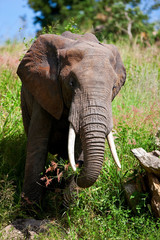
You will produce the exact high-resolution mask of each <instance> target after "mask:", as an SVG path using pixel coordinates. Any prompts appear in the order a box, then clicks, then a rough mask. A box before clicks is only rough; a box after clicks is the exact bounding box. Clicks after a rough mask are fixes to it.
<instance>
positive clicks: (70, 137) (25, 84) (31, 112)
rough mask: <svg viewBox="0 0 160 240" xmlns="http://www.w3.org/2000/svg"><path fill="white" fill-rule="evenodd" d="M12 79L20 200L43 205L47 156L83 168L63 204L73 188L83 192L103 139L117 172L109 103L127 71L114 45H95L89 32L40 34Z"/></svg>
mask: <svg viewBox="0 0 160 240" xmlns="http://www.w3.org/2000/svg"><path fill="white" fill-rule="evenodd" d="M17 74H18V76H19V78H20V79H21V81H22V88H21V109H22V118H23V125H24V129H25V133H26V135H27V149H26V151H27V154H26V163H25V173H24V183H23V189H22V190H23V197H24V198H25V199H28V200H29V201H30V202H39V201H41V200H42V196H43V187H42V186H41V184H39V181H40V176H41V175H40V174H41V173H42V172H43V171H44V168H45V162H46V159H47V154H48V152H50V153H51V154H57V155H58V156H60V157H61V158H64V159H68V158H69V160H70V164H71V166H72V168H73V170H74V171H76V169H77V163H82V164H81V167H79V171H78V172H79V174H73V177H72V178H71V180H70V183H69V184H68V186H67V189H68V193H67V191H65V193H64V199H65V200H64V201H66V202H67V201H68V202H69V196H71V192H72V191H73V190H74V189H75V188H76V187H77V186H78V187H80V188H88V187H90V186H92V185H93V184H94V183H95V182H96V180H97V178H98V176H99V174H100V172H101V168H102V164H103V161H104V151H105V139H106V138H107V140H108V143H109V146H110V149H111V152H112V155H113V158H114V159H115V161H116V163H117V165H118V167H119V168H120V167H121V164H120V161H119V159H118V156H117V152H116V148H115V144H114V140H113V135H112V128H113V120H112V108H111V103H112V100H113V99H114V98H115V96H116V95H117V94H118V92H119V91H120V89H121V87H122V86H123V85H124V83H125V80H126V70H125V67H124V65H123V62H122V59H121V57H120V54H119V52H118V50H117V48H116V46H114V45H112V44H103V43H101V42H99V41H98V39H97V38H96V37H95V35H93V34H91V33H85V34H84V35H79V34H74V33H71V32H69V31H66V32H64V33H62V34H61V35H56V34H44V35H40V36H39V37H38V38H37V40H35V42H34V43H33V44H32V46H31V47H30V49H29V50H28V51H27V53H26V54H25V56H24V57H23V59H22V61H21V62H20V64H19V66H18V69H17ZM79 166H80V164H79ZM67 194H68V195H67Z"/></svg>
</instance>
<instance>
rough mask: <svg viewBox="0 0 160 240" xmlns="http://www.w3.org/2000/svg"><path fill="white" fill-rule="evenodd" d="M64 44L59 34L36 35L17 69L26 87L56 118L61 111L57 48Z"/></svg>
mask: <svg viewBox="0 0 160 240" xmlns="http://www.w3.org/2000/svg"><path fill="white" fill-rule="evenodd" d="M64 44H65V39H64V38H63V37H61V36H56V35H51V34H45V35H42V36H40V37H38V39H37V40H36V41H35V42H34V43H33V45H32V46H31V48H30V49H29V50H28V52H27V53H26V54H25V56H24V57H23V59H22V61H21V63H20V65H19V67H18V70H17V74H18V76H19V77H20V79H21V81H22V83H23V85H24V86H25V87H26V89H28V90H29V92H30V93H31V94H32V95H33V96H34V98H35V99H36V100H37V102H38V103H39V104H40V105H41V106H42V107H43V108H44V109H45V110H46V111H48V112H49V113H50V114H51V115H52V116H53V117H55V118H56V119H59V118H60V117H61V114H62V111H63V100H62V95H61V89H60V86H59V82H58V52H57V49H58V48H63V46H64Z"/></svg>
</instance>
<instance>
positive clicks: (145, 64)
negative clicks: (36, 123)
mask: <svg viewBox="0 0 160 240" xmlns="http://www.w3.org/2000/svg"><path fill="white" fill-rule="evenodd" d="M117 46H118V48H119V50H120V52H121V56H122V59H123V62H124V64H125V67H126V70H127V80H126V84H125V86H124V87H123V88H122V90H121V92H120V93H119V94H118V96H117V97H116V98H115V100H114V101H113V103H112V108H113V120H114V130H115V132H116V133H115V136H116V139H115V142H116V146H117V151H118V155H119V158H120V161H121V163H122V170H121V171H117V169H116V166H115V164H114V162H113V159H112V157H111V154H110V151H109V149H108V146H107V144H106V150H105V161H104V164H103V168H102V172H101V175H100V176H99V179H98V181H97V182H96V183H95V184H94V186H92V187H91V188H89V189H83V190H81V191H80V193H79V195H78V198H77V199H76V201H75V203H74V204H73V206H71V208H70V209H69V210H67V211H66V212H65V213H63V215H62V213H60V211H59V205H60V203H55V200H56V199H58V193H50V194H49V196H48V197H46V204H45V206H44V207H43V209H44V212H43V213H42V217H45V218H46V217H51V218H52V224H51V225H50V226H49V232H50V234H49V235H45V234H41V235H40V236H39V237H38V239H77V240H79V239H87V240H88V239H126V240H127V239H159V238H160V231H159V224H160V223H159V221H157V220H156V219H154V217H153V216H152V214H151V213H150V211H149V209H148V208H147V207H146V206H145V200H143V201H142V202H141V203H140V208H139V212H137V214H136V215H135V214H133V212H132V211H131V209H130V208H129V207H128V206H127V204H126V200H125V197H124V192H123V187H122V183H123V181H124V180H125V179H126V178H127V177H128V176H130V174H133V173H134V171H135V170H136V171H139V170H140V167H139V165H138V162H137V160H136V159H135V158H134V156H133V154H132V153H131V149H132V148H136V147H143V148H144V149H145V150H146V151H152V150H153V149H155V148H156V145H155V139H154V135H155V133H156V131H157V128H158V127H159V126H160V65H159V62H160V56H159V54H158V53H159V49H158V48H156V47H154V46H153V47H151V48H145V49H144V48H140V47H139V46H137V45H134V46H133V47H131V46H129V45H128V44H126V43H119V42H118V43H117ZM15 49H16V50H15ZM16 51H17V52H16ZM5 52H7V58H8V59H10V56H13V55H14V56H15V57H16V56H17V57H19V56H21V54H22V48H21V47H20V46H18V45H13V46H10V45H9V46H7V47H6V48H5V47H3V48H1V49H0V54H2V55H3V56H4V59H5ZM4 59H3V60H2V61H4ZM9 61H10V60H8V62H7V61H5V64H2V68H1V69H0V89H1V93H0V94H1V99H0V109H1V112H0V114H1V115H0V129H1V132H0V138H1V139H0V148H1V151H0V226H1V227H2V225H6V224H7V223H8V222H9V221H12V220H13V219H14V218H15V217H16V216H19V215H22V212H21V210H20V208H19V203H20V194H21V186H22V181H23V175H24V162H25V148H26V138H25V135H24V131H23V124H22V117H21V110H20V87H21V83H20V80H19V79H18V77H17V75H16V67H17V64H18V62H17V61H16V62H14V61H12V62H9ZM5 198H6V199H7V201H4V199H5ZM52 211H53V212H52ZM53 217H54V219H53Z"/></svg>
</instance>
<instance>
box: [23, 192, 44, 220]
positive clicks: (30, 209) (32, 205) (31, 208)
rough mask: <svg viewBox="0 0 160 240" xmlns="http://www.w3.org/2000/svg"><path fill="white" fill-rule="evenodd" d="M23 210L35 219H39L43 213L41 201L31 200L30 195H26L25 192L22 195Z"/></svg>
mask: <svg viewBox="0 0 160 240" xmlns="http://www.w3.org/2000/svg"><path fill="white" fill-rule="evenodd" d="M21 210H22V211H23V212H24V213H25V214H27V215H29V216H31V217H34V218H35V219H39V217H40V216H41V215H42V208H41V203H40V202H38V201H31V200H29V198H28V197H25V195H24V193H22V196H21Z"/></svg>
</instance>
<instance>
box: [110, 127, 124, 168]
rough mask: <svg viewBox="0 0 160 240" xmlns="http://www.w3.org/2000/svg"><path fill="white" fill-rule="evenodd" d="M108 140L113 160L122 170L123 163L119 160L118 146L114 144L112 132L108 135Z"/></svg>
mask: <svg viewBox="0 0 160 240" xmlns="http://www.w3.org/2000/svg"><path fill="white" fill-rule="evenodd" d="M107 140H108V145H109V147H110V150H111V153H112V156H113V159H114V161H115V163H116V164H117V166H118V167H119V168H121V163H120V161H119V158H118V155H117V151H116V146H115V144H114V139H113V134H112V131H111V132H110V133H109V134H108V136H107Z"/></svg>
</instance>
